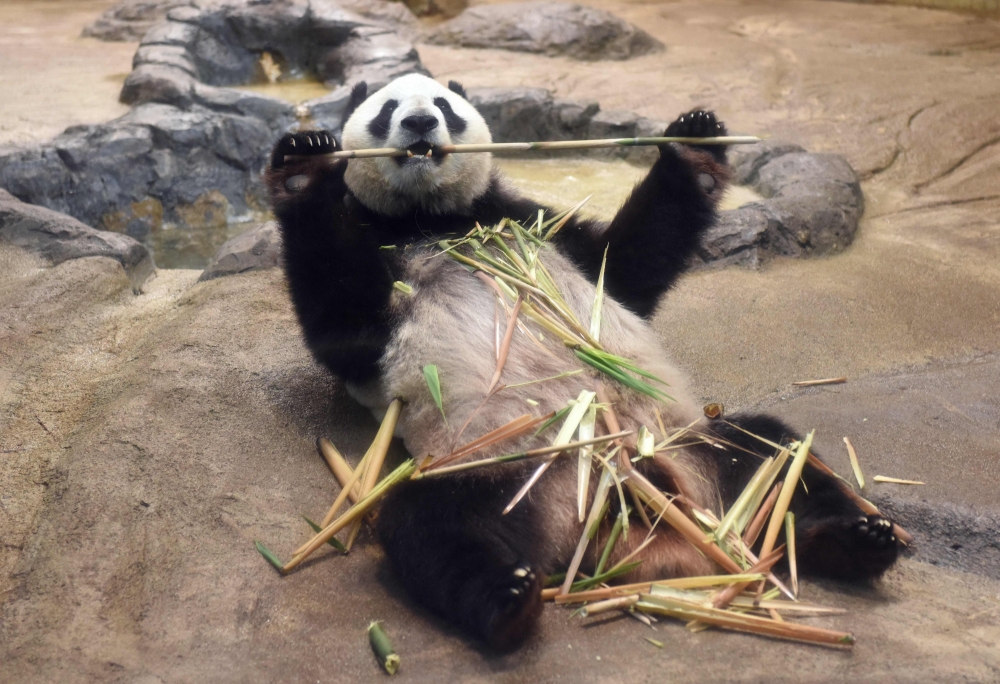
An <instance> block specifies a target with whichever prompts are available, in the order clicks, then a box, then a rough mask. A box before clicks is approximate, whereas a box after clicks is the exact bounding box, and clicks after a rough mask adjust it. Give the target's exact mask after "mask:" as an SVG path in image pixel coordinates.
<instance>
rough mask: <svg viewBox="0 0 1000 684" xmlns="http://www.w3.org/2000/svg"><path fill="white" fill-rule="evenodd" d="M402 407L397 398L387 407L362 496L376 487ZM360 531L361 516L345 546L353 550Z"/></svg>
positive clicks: (352, 528) (371, 448)
mask: <svg viewBox="0 0 1000 684" xmlns="http://www.w3.org/2000/svg"><path fill="white" fill-rule="evenodd" d="M402 408H403V401H402V399H398V398H397V399H393V400H392V403H390V404H389V408H388V409H386V412H385V417H383V418H382V425H380V426H379V429H378V432H377V433H376V434H375V441H373V442H372V445H371V447H370V451H371V452H372V456H371V460H370V461H369V462H368V467H367V469H366V470H365V479H364V481H363V482H362V483H361V496H368V494H369V492H371V490H372V488H373V487H375V483H376V482H378V476H379V473H381V472H382V464H383V463H384V462H385V455H386V454H387V453H389V445H390V444H391V443H392V436H393V433H395V431H396V423H397V421H398V420H399V412H400V411H401V410H402ZM359 531H361V518H358V519H357V520H356V521H354V522H353V523H351V527H350V529H349V530H348V532H347V543H345V544H344V546H346V547H347V550H348V551H350V550H351V546H352V545H353V544H354V540H355V539H356V538H357V536H358V532H359Z"/></svg>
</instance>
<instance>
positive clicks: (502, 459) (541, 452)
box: [413, 430, 632, 480]
mask: <svg viewBox="0 0 1000 684" xmlns="http://www.w3.org/2000/svg"><path fill="white" fill-rule="evenodd" d="M631 434H632V431H631V430H626V431H625V432H619V433H617V434H614V435H601V436H600V437H594V438H593V439H585V440H581V441H579V442H570V443H569V444H563V445H562V446H548V447H539V448H538V449H531V450H529V451H521V452H518V453H516V454H507V455H506V456H494V457H492V458H484V459H482V460H479V461H471V462H470V463H459V464H458V465H453V466H448V467H447V468H435V469H434V470H425V471H424V472H422V473H419V474H418V475H417V476H416V477H414V478H413V479H415V480H419V479H422V478H425V477H437V476H439V475H447V474H449V473H458V472H461V471H463V470H471V469H473V468H483V467H485V466H490V465H497V464H500V463H512V462H514V461H523V460H524V459H527V458H536V457H538V456H548V455H550V454H557V453H559V452H562V451H571V450H573V449H577V448H579V447H582V446H588V445H590V444H600V443H601V442H608V441H611V440H615V439H620V438H622V437H628V436H629V435H631Z"/></svg>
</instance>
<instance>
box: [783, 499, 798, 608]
mask: <svg viewBox="0 0 1000 684" xmlns="http://www.w3.org/2000/svg"><path fill="white" fill-rule="evenodd" d="M785 541H786V543H787V544H788V572H789V574H791V576H792V593H793V594H795V596H796V598H798V595H799V565H798V559H797V558H796V557H795V514H794V513H792V512H791V511H788V512H787V513H785Z"/></svg>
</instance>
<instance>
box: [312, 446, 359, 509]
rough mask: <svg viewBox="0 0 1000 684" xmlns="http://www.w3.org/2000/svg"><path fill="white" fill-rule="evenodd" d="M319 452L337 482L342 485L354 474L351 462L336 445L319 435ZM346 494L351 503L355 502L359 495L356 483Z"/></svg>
mask: <svg viewBox="0 0 1000 684" xmlns="http://www.w3.org/2000/svg"><path fill="white" fill-rule="evenodd" d="M318 444H319V452H320V454H322V455H323V459H324V460H325V461H326V464H327V465H328V466H330V471H331V472H332V473H333V476H334V477H335V478H337V482H339V483H340V486H341V487H343V486H344V485H345V484H346V483H347V482H348V481H349V480H350V479H351V477H352V476H353V475H354V469H353V468H351V464H350V463H348V462H347V459H345V458H344V457H343V455H341V453H340V452H339V451H337V447H335V446H334V445H333V443H332V442H331V441H330V440H328V439H327V438H326V437H320V439H319V442H318ZM347 496H348V497H349V498H350V499H351V503H356V502H357V500H358V499H359V498H361V497H360V494H359V491H358V486H357V483H355V484H354V486H353V487H351V489H350V491H349V492H348V494H347Z"/></svg>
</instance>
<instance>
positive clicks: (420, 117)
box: [399, 114, 438, 135]
mask: <svg viewBox="0 0 1000 684" xmlns="http://www.w3.org/2000/svg"><path fill="white" fill-rule="evenodd" d="M399 124H400V125H401V126H402V127H403V128H405V129H406V130H408V131H413V132H414V133H419V134H420V135H423V134H424V133H427V132H429V131H433V130H434V129H435V128H437V125H438V120H437V117H436V116H429V115H424V114H415V115H413V116H408V117H406V118H405V119H403V120H402V121H400V122H399Z"/></svg>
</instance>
